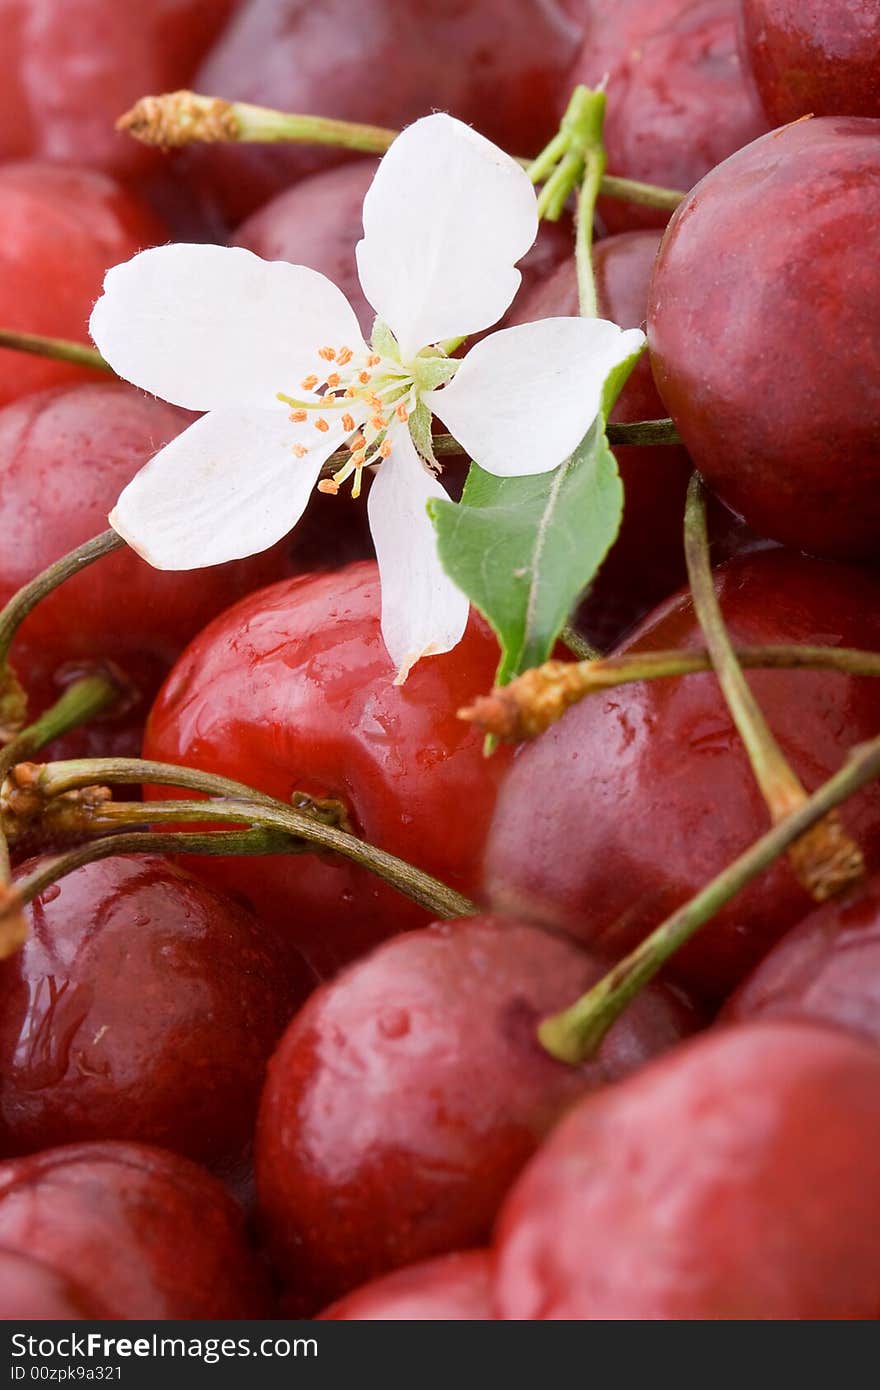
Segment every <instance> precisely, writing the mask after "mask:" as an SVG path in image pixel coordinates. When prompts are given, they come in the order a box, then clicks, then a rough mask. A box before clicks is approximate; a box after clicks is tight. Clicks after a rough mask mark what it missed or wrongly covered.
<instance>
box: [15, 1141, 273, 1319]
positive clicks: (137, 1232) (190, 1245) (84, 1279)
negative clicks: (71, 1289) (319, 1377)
mask: <svg viewBox="0 0 880 1390" xmlns="http://www.w3.org/2000/svg"><path fill="white" fill-rule="evenodd" d="M0 1246H2V1247H5V1248H8V1249H10V1250H15V1251H21V1252H22V1253H23V1254H26V1255H30V1256H32V1257H34V1258H36V1259H39V1260H42V1261H44V1262H45V1264H47V1265H50V1266H51V1267H52V1269H54V1270H57V1272H58V1273H59V1274H60V1275H62V1276H63V1277H65V1278H67V1279H69V1280H70V1281H71V1282H72V1283H73V1284H74V1285H75V1286H76V1287H77V1288H79V1289H81V1290H82V1292H83V1295H84V1296H85V1297H87V1298H88V1299H89V1300H93V1299H94V1300H96V1301H98V1302H99V1303H100V1304H101V1305H103V1307H104V1308H105V1309H106V1312H105V1313H104V1314H103V1316H104V1317H109V1318H124V1319H126V1320H130V1319H143V1320H149V1321H155V1320H163V1319H171V1318H181V1319H190V1318H205V1319H215V1318H217V1319H219V1318H261V1317H268V1316H270V1315H271V1313H270V1304H269V1299H268V1296H267V1292H266V1287H265V1277H264V1274H263V1270H262V1267H261V1266H260V1264H259V1262H258V1261H257V1259H256V1257H255V1256H254V1254H253V1253H252V1251H251V1250H250V1248H249V1247H248V1245H247V1242H246V1240H245V1234H244V1218H243V1216H242V1212H241V1209H240V1208H239V1206H238V1204H237V1203H236V1202H234V1201H233V1199H232V1198H231V1197H230V1196H228V1195H227V1193H226V1191H225V1190H224V1188H223V1187H222V1186H221V1184H220V1183H219V1182H218V1181H217V1179H216V1178H213V1177H211V1175H210V1173H206V1172H205V1171H204V1169H202V1168H199V1167H198V1165H197V1164H195V1163H192V1162H190V1160H189V1159H186V1158H180V1157H178V1155H177V1154H170V1153H165V1152H164V1150H162V1149H153V1148H149V1147H147V1146H146V1145H144V1144H114V1143H103V1144H70V1145H66V1146H65V1147H64V1148H60V1149H50V1150H49V1151H48V1152H46V1153H40V1154H33V1155H32V1156H31V1157H29V1158H17V1159H12V1160H11V1161H9V1162H8V1163H3V1164H0Z"/></svg>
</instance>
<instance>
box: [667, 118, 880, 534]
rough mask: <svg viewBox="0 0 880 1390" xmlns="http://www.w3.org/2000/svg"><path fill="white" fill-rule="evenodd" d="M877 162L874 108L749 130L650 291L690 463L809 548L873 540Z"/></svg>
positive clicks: (680, 222) (741, 505)
mask: <svg viewBox="0 0 880 1390" xmlns="http://www.w3.org/2000/svg"><path fill="white" fill-rule="evenodd" d="M878 171H880V121H871V120H867V119H857V118H853V119H845V118H839V119H838V118H833V117H825V118H820V119H817V120H812V121H804V122H801V123H800V124H798V125H792V126H787V127H786V128H785V129H784V130H782V131H778V132H775V133H774V134H772V135H768V136H765V137H764V138H763V139H761V140H757V141H755V143H754V144H752V145H750V146H748V148H746V149H744V150H740V151H739V153H738V154H735V155H733V156H732V157H731V158H730V159H729V160H727V161H726V162H725V163H724V164H722V165H720V166H719V167H718V168H717V169H715V170H713V172H712V173H711V174H708V175H707V176H706V178H705V179H704V180H703V181H702V183H701V184H700V185H699V187H698V189H696V190H695V191H694V193H693V194H692V195H691V196H690V197H689V198H688V200H687V201H686V202H685V203H684V204H683V205H682V207H681V208H680V209H679V210H678V212H677V213H676V214H675V217H674V219H673V222H672V223H671V224H670V227H669V231H668V233H667V235H666V237H665V238H664V240H663V245H662V247H661V250H660V255H659V257H658V260H657V264H656V268H655V271H654V279H653V283H652V287H651V297H650V302H649V308H648V337H649V344H650V350H651V359H652V364H653V369H654V375H655V377H656V380H657V385H658V387H659V390H660V394H661V396H662V397H663V400H664V401H665V403H666V405H667V407H668V410H669V413H670V415H672V417H673V419H674V420H675V423H676V425H677V426H678V428H679V431H680V433H681V435H682V438H683V439H684V441H685V444H686V445H687V447H688V449H689V451H690V453H691V454H692V456H693V459H694V462H695V463H696V465H697V467H698V468H699V469H700V471H701V472H702V473H703V474H704V475H705V477H706V478H707V480H708V481H709V482H710V483H711V484H712V486H713V487H714V488H716V489H717V491H718V493H719V494H720V496H721V497H722V499H723V500H724V501H725V502H727V503H728V505H729V506H731V507H732V508H733V509H734V510H735V511H737V512H739V513H741V514H742V515H743V516H744V517H745V519H746V521H747V522H748V523H749V524H750V525H751V526H752V527H753V528H754V529H755V530H756V531H758V532H760V533H761V534H762V535H766V536H771V537H773V538H774V539H776V540H781V541H784V542H785V543H787V544H791V545H795V546H798V547H800V548H802V549H804V550H809V551H814V552H816V553H820V554H840V555H847V554H861V553H863V554H865V555H869V556H870V555H873V554H874V553H875V552H876V547H877V542H878V539H880V488H878V480H880V448H878V444H877V433H878V423H880V344H878V341H877V335H876V333H875V332H874V325H875V324H876V321H877V316H878V313H880V286H878V281H877V276H876V273H875V271H876V257H875V254H874V237H875V231H876V226H877V219H878V217H880V178H878ZM807 285H809V287H810V288H809V291H808V292H807V290H806V289H805V287H806V286H807Z"/></svg>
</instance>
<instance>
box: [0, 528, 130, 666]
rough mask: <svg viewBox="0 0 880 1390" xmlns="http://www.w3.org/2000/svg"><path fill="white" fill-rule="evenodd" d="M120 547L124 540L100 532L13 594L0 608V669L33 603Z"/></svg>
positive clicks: (112, 534)
mask: <svg viewBox="0 0 880 1390" xmlns="http://www.w3.org/2000/svg"><path fill="white" fill-rule="evenodd" d="M123 545H125V541H124V540H123V539H122V537H121V536H118V535H117V534H116V532H115V531H102V533H101V535H100V536H95V537H94V539H93V540H90V541H85V542H84V544H83V545H78V546H77V547H76V549H75V550H71V551H70V552H69V554H67V555H64V556H62V558H61V559H60V560H56V561H55V563H54V564H51V565H49V566H48V568H47V569H44V570H42V571H41V572H40V574H38V575H36V577H35V578H34V579H31V580H30V582H29V583H27V584H25V585H24V587H23V588H21V589H19V590H18V593H16V594H13V596H12V598H11V599H10V600H9V602H8V603H7V604H6V607H5V608H3V609H0V670H2V668H3V667H4V666H5V664H6V660H7V658H8V656H9V648H10V646H11V645H12V640H13V638H14V637H15V634H16V632H17V631H18V629H19V628H20V627H21V624H22V623H23V622H24V620H25V618H26V617H27V616H28V614H29V613H31V612H33V610H34V609H35V608H36V606H37V604H38V603H40V602H41V600H42V599H44V598H46V596H47V595H48V594H51V593H52V591H53V589H57V588H58V586H59V584H63V583H64V581H65V580H66V579H71V578H72V577H73V575H75V574H79V573H80V571H81V570H84V569H87V568H88V566H89V565H93V564H94V563H95V561H96V560H100V559H101V558H102V556H104V555H109V554H110V553H111V551H114V550H119V549H120V548H121V547H122V546H123Z"/></svg>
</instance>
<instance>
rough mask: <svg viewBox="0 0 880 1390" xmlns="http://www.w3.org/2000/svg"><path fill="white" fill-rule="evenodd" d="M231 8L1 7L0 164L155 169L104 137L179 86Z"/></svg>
mask: <svg viewBox="0 0 880 1390" xmlns="http://www.w3.org/2000/svg"><path fill="white" fill-rule="evenodd" d="M236 3H237V0H152V2H151V3H150V4H149V5H131V4H120V3H119V0H63V3H59V0H4V3H3V24H4V35H3V39H4V46H3V57H4V82H3V88H4V90H3V92H2V94H0V158H2V159H16V158H21V157H22V156H28V155H38V156H39V157H40V158H45V159H51V160H57V161H58V162H59V163H65V164H66V163H71V162H74V163H77V164H87V165H89V166H90V167H92V168H95V169H105V170H108V171H110V172H113V173H125V174H130V173H132V172H134V171H137V170H140V169H143V168H144V167H149V166H150V165H151V164H152V165H155V164H157V163H158V162H159V160H158V157H157V156H156V155H155V154H154V155H153V156H152V157H151V156H150V155H149V153H148V151H147V150H146V149H145V148H144V147H143V146H139V145H137V144H136V143H135V141H134V140H132V139H131V138H130V137H129V136H126V135H122V134H119V133H117V131H116V130H115V129H114V126H115V123H116V120H117V117H119V116H121V115H122V113H123V111H125V110H127V108H128V107H130V106H131V105H132V104H133V103H134V102H135V101H137V99H138V98H139V97H142V96H146V95H147V94H149V93H154V92H168V91H173V90H174V89H175V88H177V87H183V86H186V85H188V84H189V82H190V79H191V77H192V74H193V69H194V68H195V65H196V63H197V62H198V60H199V58H200V57H201V55H202V54H203V53H204V51H205V49H206V48H207V46H208V45H209V44H210V43H211V41H212V39H213V38H214V37H215V36H216V35H217V34H218V33H219V32H220V30H221V29H222V27H223V25H224V23H225V22H226V20H227V18H228V17H229V14H230V12H231V11H232V10H233V9H234V8H235V5H236Z"/></svg>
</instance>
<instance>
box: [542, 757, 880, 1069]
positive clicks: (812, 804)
mask: <svg viewBox="0 0 880 1390" xmlns="http://www.w3.org/2000/svg"><path fill="white" fill-rule="evenodd" d="M878 776H880V738H877V739H873V740H872V741H871V742H870V743H866V744H863V745H861V746H860V747H858V748H854V749H853V750H852V751H851V753H850V754H849V757H848V759H847V762H846V763H845V764H844V766H843V767H842V768H841V769H840V771H839V772H836V773H835V774H834V776H833V777H831V778H829V780H828V781H827V782H825V783H824V784H823V786H821V787H820V788H819V790H818V791H817V792H815V793H814V794H813V796H811V797H810V798H809V800H807V801H806V802H805V803H804V804H803V805H802V806H800V807H799V808H798V809H797V810H796V811H792V813H791V815H790V816H788V817H787V819H786V820H783V821H780V822H779V823H778V824H777V825H775V826H773V828H772V829H771V830H768V831H767V833H766V834H765V835H762V837H761V838H760V840H756V841H755V843H754V844H753V845H752V846H751V847H750V848H749V849H747V850H746V851H745V853H743V854H741V855H740V856H739V857H738V858H737V859H735V860H734V861H733V863H732V864H730V865H729V866H728V868H726V869H724V870H723V872H722V873H720V874H718V876H717V877H716V878H714V879H713V880H712V882H711V883H709V884H707V886H706V887H705V888H703V889H702V890H701V891H700V892H699V893H697V894H696V895H695V897H693V898H691V899H690V901H689V902H687V903H685V904H684V906H682V907H680V908H679V909H678V910H677V911H676V912H674V913H673V914H672V916H671V917H668V918H667V919H666V921H665V922H663V923H662V924H661V925H660V926H659V927H657V928H656V930H655V931H653V932H652V933H651V935H650V936H648V937H646V938H645V940H644V941H643V942H642V943H641V944H640V945H639V946H637V947H636V949H635V950H634V951H631V952H630V954H629V955H628V956H625V957H624V958H623V960H621V961H620V962H619V963H618V964H617V965H616V966H615V967H614V969H613V970H611V971H609V973H608V974H607V975H605V976H604V977H603V979H601V980H600V981H599V982H598V984H596V985H594V986H593V988H592V989H590V990H588V991H587V993H586V994H584V995H582V996H581V998H580V999H578V1000H577V1001H576V1002H575V1003H574V1004H572V1005H571V1006H570V1007H569V1008H567V1009H564V1010H563V1011H562V1012H561V1013H558V1014H554V1015H552V1016H551V1017H549V1018H546V1019H544V1021H543V1022H542V1023H541V1024H540V1026H539V1028H538V1038H539V1040H540V1042H541V1043H542V1044H543V1046H544V1047H545V1048H546V1050H547V1051H548V1052H549V1053H550V1054H551V1055H552V1056H553V1057H556V1058H557V1059H558V1060H559V1061H561V1062H569V1063H571V1064H572V1065H573V1066H577V1065H579V1064H580V1063H581V1062H584V1061H586V1060H587V1059H588V1058H589V1057H592V1056H593V1054H594V1053H595V1051H596V1049H597V1048H598V1047H599V1045H600V1044H601V1042H602V1039H603V1038H604V1037H605V1034H606V1033H607V1032H608V1030H609V1028H611V1027H612V1025H613V1024H614V1023H615V1022H616V1020H617V1019H618V1018H619V1017H620V1015H621V1014H622V1013H623V1011H624V1009H625V1008H626V1007H627V1005H628V1004H629V1003H630V1002H631V1000H632V999H634V998H635V996H636V995H637V994H638V993H639V992H640V990H642V989H643V988H644V986H645V985H646V984H647V983H648V982H649V981H650V980H652V979H653V978H654V976H655V975H656V974H657V972H658V971H659V970H660V969H661V968H662V966H663V965H665V963H666V962H667V961H668V960H669V959H670V958H671V957H672V956H673V955H675V953H676V951H678V950H679V949H680V948H681V947H682V946H683V945H684V944H685V942H686V941H689V940H690V938H691V937H692V936H693V935H694V934H695V933H696V932H697V931H699V929H700V927H702V926H704V925H705V923H706V922H708V921H710V919H711V918H712V917H714V916H715V914H716V913H717V912H718V911H719V910H720V909H721V908H722V907H724V906H725V905H726V904H727V903H729V902H730V900H731V899H732V898H734V897H735V896H736V894H737V893H739V892H740V891H741V890H742V889H743V888H745V887H746V886H747V884H749V883H751V882H752V880H753V879H755V878H757V877H758V875H759V874H761V873H763V871H764V870H765V869H767V868H769V866H770V865H771V864H773V863H774V862H775V861H776V860H777V859H779V858H780V856H781V855H783V854H785V852H786V851H787V850H788V849H790V848H791V846H792V845H793V844H794V843H795V841H796V840H798V839H799V838H800V837H801V836H803V835H805V834H806V833H807V832H808V831H809V830H810V829H811V828H812V827H813V826H815V825H817V824H819V823H820V822H821V821H822V820H824V819H825V818H826V817H827V816H828V815H829V813H830V812H832V811H834V810H835V809H836V807H838V806H840V805H841V804H842V803H843V802H844V801H846V800H847V798H848V797H850V796H852V795H853V794H854V793H855V792H857V791H860V790H861V788H862V787H864V786H866V785H867V784H868V783H869V782H872V781H874V780H875V779H876V778H877V777H878Z"/></svg>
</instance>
